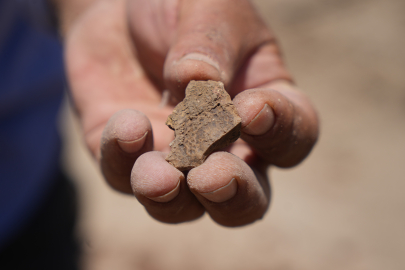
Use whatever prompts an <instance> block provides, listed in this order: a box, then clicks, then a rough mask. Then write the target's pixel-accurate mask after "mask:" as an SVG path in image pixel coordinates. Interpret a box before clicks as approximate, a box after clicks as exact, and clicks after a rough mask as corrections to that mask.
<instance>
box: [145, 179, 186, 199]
mask: <svg viewBox="0 0 405 270" xmlns="http://www.w3.org/2000/svg"><path fill="white" fill-rule="evenodd" d="M179 192H180V179H179V182H178V183H177V186H176V187H175V188H174V189H173V190H172V191H169V192H168V193H166V194H164V195H162V196H159V197H147V198H149V199H151V200H152V201H155V202H160V203H165V202H169V201H171V200H173V199H174V198H176V196H177V195H179Z"/></svg>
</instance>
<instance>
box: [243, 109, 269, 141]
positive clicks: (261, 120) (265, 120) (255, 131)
mask: <svg viewBox="0 0 405 270" xmlns="http://www.w3.org/2000/svg"><path fill="white" fill-rule="evenodd" d="M273 125H274V112H273V110H272V109H271V108H270V106H269V105H268V104H265V105H264V107H263V109H262V110H261V111H260V112H259V114H258V115H256V117H255V118H253V120H252V121H251V122H250V123H249V124H248V125H247V126H246V127H245V128H243V130H242V131H243V132H244V133H246V134H249V135H263V134H264V133H266V132H267V131H268V130H269V129H270V128H271V127H272V126H273Z"/></svg>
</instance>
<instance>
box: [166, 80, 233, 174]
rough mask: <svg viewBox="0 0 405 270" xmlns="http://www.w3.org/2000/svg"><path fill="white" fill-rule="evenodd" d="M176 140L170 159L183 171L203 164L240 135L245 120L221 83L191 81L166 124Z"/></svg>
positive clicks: (168, 158) (171, 162)
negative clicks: (182, 98)
mask: <svg viewBox="0 0 405 270" xmlns="http://www.w3.org/2000/svg"><path fill="white" fill-rule="evenodd" d="M166 125H168V126H169V127H170V128H171V129H173V130H174V135H175V139H174V140H173V141H172V142H171V143H170V147H171V151H170V153H169V155H168V156H167V158H166V160H167V161H168V162H169V163H170V164H172V165H173V166H174V167H176V168H177V169H179V170H180V171H186V170H190V169H192V168H194V167H197V166H199V165H201V164H202V163H203V162H204V161H205V159H206V158H207V156H208V155H209V154H211V153H212V152H213V151H215V150H218V149H221V148H223V147H226V146H228V145H229V144H230V143H232V142H234V141H236V140H237V139H238V138H239V136H240V128H241V119H240V117H239V115H238V113H237V111H236V108H235V106H234V105H233V103H232V100H231V98H230V96H229V95H228V93H227V92H226V91H225V89H224V85H223V83H221V82H215V81H191V82H190V83H189V84H188V86H187V89H186V97H185V98H184V100H183V101H182V102H180V103H179V104H178V105H177V106H176V107H175V108H174V110H173V113H172V114H171V115H169V117H168V118H167V121H166Z"/></svg>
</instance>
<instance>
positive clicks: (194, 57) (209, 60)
mask: <svg viewBox="0 0 405 270" xmlns="http://www.w3.org/2000/svg"><path fill="white" fill-rule="evenodd" d="M185 60H198V61H202V62H205V63H207V64H209V65H211V66H213V67H214V68H216V69H217V70H219V64H218V63H217V62H216V61H215V60H213V59H212V58H210V57H209V56H207V55H205V54H202V53H189V54H186V55H185V56H183V57H182V58H181V59H180V61H179V62H183V61H185Z"/></svg>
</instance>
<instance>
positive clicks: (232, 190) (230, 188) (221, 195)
mask: <svg viewBox="0 0 405 270" xmlns="http://www.w3.org/2000/svg"><path fill="white" fill-rule="evenodd" d="M237 190H238V184H237V182H236V179H235V178H232V180H231V181H230V182H229V184H227V185H226V186H223V187H221V188H219V189H217V190H214V191H212V192H207V193H200V194H201V196H203V197H204V198H206V199H207V200H210V201H212V202H216V203H221V202H225V201H227V200H229V199H231V198H232V197H234V196H235V194H236V192H237Z"/></svg>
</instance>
